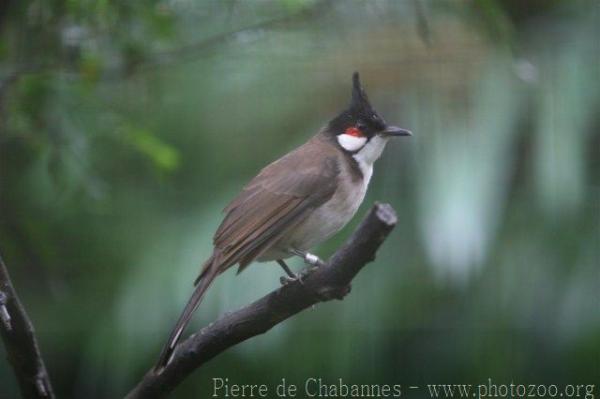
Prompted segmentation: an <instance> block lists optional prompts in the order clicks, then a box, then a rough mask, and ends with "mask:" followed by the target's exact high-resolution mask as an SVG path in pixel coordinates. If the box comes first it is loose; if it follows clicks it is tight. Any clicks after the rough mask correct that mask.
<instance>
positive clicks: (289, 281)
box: [279, 274, 304, 286]
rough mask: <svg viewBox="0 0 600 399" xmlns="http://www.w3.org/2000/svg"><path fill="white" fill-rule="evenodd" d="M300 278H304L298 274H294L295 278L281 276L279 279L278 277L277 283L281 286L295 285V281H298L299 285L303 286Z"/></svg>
mask: <svg viewBox="0 0 600 399" xmlns="http://www.w3.org/2000/svg"><path fill="white" fill-rule="evenodd" d="M302 278H304V276H303V275H302V274H300V275H298V274H296V275H295V277H290V276H281V277H279V282H280V283H281V285H283V286H286V285H288V284H292V283H295V282H296V281H298V282H299V283H300V284H304V281H302Z"/></svg>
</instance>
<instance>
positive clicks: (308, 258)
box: [290, 249, 325, 267]
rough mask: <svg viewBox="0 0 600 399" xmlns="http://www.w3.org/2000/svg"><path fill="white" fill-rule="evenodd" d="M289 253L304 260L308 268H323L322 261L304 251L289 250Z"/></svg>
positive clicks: (323, 263)
mask: <svg viewBox="0 0 600 399" xmlns="http://www.w3.org/2000/svg"><path fill="white" fill-rule="evenodd" d="M290 252H291V253H292V254H293V255H296V256H299V257H301V258H302V259H304V263H306V264H307V265H309V266H314V267H322V266H325V262H323V260H322V259H321V258H319V257H318V256H317V255H315V254H311V253H310V252H306V251H300V250H298V249H291V250H290Z"/></svg>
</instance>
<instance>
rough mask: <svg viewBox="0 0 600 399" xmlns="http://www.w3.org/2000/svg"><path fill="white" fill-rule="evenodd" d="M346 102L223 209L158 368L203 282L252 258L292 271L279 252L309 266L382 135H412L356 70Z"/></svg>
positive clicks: (365, 178) (358, 188)
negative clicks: (383, 111)
mask: <svg viewBox="0 0 600 399" xmlns="http://www.w3.org/2000/svg"><path fill="white" fill-rule="evenodd" d="M352 80H353V89H352V100H351V102H350V106H349V107H348V108H347V109H346V110H344V111H343V112H341V113H340V114H339V115H338V116H336V117H335V118H334V119H332V120H331V121H330V122H329V123H328V124H327V125H326V126H325V127H324V128H322V129H321V130H320V131H319V133H317V134H316V135H315V136H314V137H312V138H311V139H310V140H308V142H306V143H305V144H303V145H302V146H300V147H298V148H296V149H295V150H293V151H292V152H290V153H288V154H287V155H285V156H283V157H281V158H279V159H278V160H276V161H275V162H273V163H271V164H270V165H268V166H267V167H265V168H264V169H263V170H261V171H260V173H259V174H258V175H257V176H256V177H255V178H254V179H252V180H251V181H250V183H248V185H247V186H246V187H244V189H243V190H242V192H241V193H240V194H239V195H238V196H237V197H236V198H235V199H234V200H233V201H232V202H231V203H230V204H229V205H228V206H227V207H226V208H225V210H224V213H225V219H224V220H223V222H222V223H221V225H220V226H219V228H218V229H217V232H216V233H215V235H214V237H213V243H214V250H213V254H212V255H211V257H210V258H209V259H208V260H207V261H206V262H205V263H204V266H203V267H202V271H201V273H200V275H199V276H198V278H197V279H196V281H195V289H194V292H193V294H192V296H191V298H190V299H189V301H188V303H187V305H186V306H185V308H184V310H183V313H182V314H181V316H180V317H179V320H178V321H177V324H176V325H175V328H174V329H173V331H172V332H171V335H170V336H169V340H168V341H167V344H166V345H165V347H164V349H163V351H162V353H161V355H160V358H159V361H158V363H157V365H156V368H155V369H156V370H160V369H161V368H162V367H164V366H166V365H167V363H168V362H169V360H170V358H171V355H172V354H173V351H174V349H175V346H176V345H177V342H178V341H179V338H180V337H181V333H182V332H183V330H184V328H185V327H186V325H187V324H188V322H189V321H190V318H191V317H192V314H193V312H194V311H195V310H196V308H197V307H198V305H199V304H200V301H201V300H202V298H203V297H204V294H205V292H206V290H207V289H208V287H209V286H210V285H211V283H212V282H213V280H214V279H215V277H217V276H218V275H219V274H221V273H223V272H224V271H225V270H227V269H228V268H230V267H231V266H234V265H236V264H238V265H239V268H238V273H239V272H240V271H242V270H243V269H245V268H246V266H248V265H249V264H250V263H252V262H253V261H258V262H267V261H274V260H275V261H277V262H278V263H279V265H280V266H281V267H282V268H283V270H284V271H285V272H286V274H287V275H288V276H289V277H285V278H283V280H284V281H282V282H285V280H287V281H290V280H295V279H297V278H299V277H297V276H296V275H295V274H294V273H292V271H291V270H290V269H289V268H288V266H287V265H286V264H285V262H284V259H286V258H289V257H291V256H294V255H295V256H300V257H302V258H303V259H304V261H305V262H306V263H307V264H309V265H312V266H313V267H314V266H319V265H322V264H323V262H322V261H321V260H320V259H319V257H317V256H316V255H314V254H311V253H309V252H307V251H308V250H310V249H311V248H313V247H314V246H316V245H318V244H320V243H321V242H323V241H325V240H326V239H327V238H329V237H331V236H332V235H333V234H335V233H336V232H338V231H339V230H340V229H341V228H342V227H344V226H345V225H346V223H348V222H349V221H350V219H352V217H353V216H354V214H355V213H356V211H357V209H358V207H359V206H360V204H361V203H362V201H363V199H364V197H365V193H366V191H367V186H368V185H369V180H371V175H372V174H373V163H374V162H375V161H376V160H377V158H379V156H380V155H381V152H382V151H383V149H384V147H385V145H386V143H387V142H388V139H389V138H390V137H394V136H410V135H411V134H412V133H411V132H410V131H408V130H405V129H400V128H398V127H395V126H390V125H388V124H387V123H386V122H385V121H384V120H383V118H381V117H380V116H379V115H378V114H377V112H375V110H374V109H373V107H371V104H370V103H369V100H368V98H367V95H366V93H365V91H364V90H363V88H362V87H361V84H360V80H359V76H358V73H356V72H355V73H354V75H353V77H352Z"/></svg>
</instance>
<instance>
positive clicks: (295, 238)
mask: <svg viewBox="0 0 600 399" xmlns="http://www.w3.org/2000/svg"><path fill="white" fill-rule="evenodd" d="M349 168H350V166H349V165H347V166H346V167H344V168H343V169H342V171H341V172H340V175H339V177H338V179H339V180H338V188H337V190H336V191H335V194H334V195H333V196H332V197H331V198H330V199H329V201H327V202H326V203H325V204H323V205H322V206H321V207H319V208H317V209H315V210H314V212H313V213H312V215H310V216H309V217H308V219H306V221H305V222H303V223H302V224H300V225H299V226H298V227H297V228H296V229H294V231H293V232H292V234H291V235H290V237H288V238H287V239H286V240H285V244H286V245H289V246H291V247H293V248H295V249H299V250H304V251H306V250H309V249H311V248H313V247H315V246H316V245H318V244H320V243H321V242H323V241H325V240H326V239H328V238H329V237H331V236H332V235H333V234H335V233H337V232H338V231H339V230H340V229H341V228H342V227H344V226H345V225H346V224H347V223H348V222H349V221H350V220H351V219H352V217H353V216H354V215H355V214H356V211H357V210H358V208H359V206H360V204H361V203H362V201H363V199H364V198H365V194H366V192H367V187H368V185H369V180H370V178H371V175H372V174H373V167H372V165H371V166H370V167H367V168H366V170H365V171H363V174H364V178H363V179H358V180H355V181H352V180H353V179H352V176H351V175H350V173H351V172H350V170H349ZM361 170H362V168H361ZM365 172H367V173H365ZM282 244H283V243H282Z"/></svg>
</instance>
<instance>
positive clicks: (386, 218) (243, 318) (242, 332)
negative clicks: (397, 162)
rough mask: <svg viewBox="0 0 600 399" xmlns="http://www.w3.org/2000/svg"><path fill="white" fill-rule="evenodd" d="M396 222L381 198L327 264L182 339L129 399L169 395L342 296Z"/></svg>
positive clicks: (128, 396) (148, 374)
mask: <svg viewBox="0 0 600 399" xmlns="http://www.w3.org/2000/svg"><path fill="white" fill-rule="evenodd" d="M395 224H396V213H395V212H394V210H393V209H392V207H391V206H389V205H387V204H375V206H373V208H372V209H371V211H370V212H369V214H368V215H367V216H366V218H365V219H364V220H363V222H362V223H361V224H360V226H359V227H358V228H357V229H356V230H355V232H354V234H353V235H352V237H350V238H349V239H348V241H347V242H346V243H345V244H344V245H343V246H342V247H341V248H340V249H338V251H337V252H336V253H335V254H334V255H333V256H332V257H331V259H330V260H329V261H328V263H327V265H325V266H323V267H320V268H319V269H318V270H316V271H315V272H313V273H312V274H310V275H309V276H308V277H306V278H305V279H304V280H303V282H295V283H292V284H290V285H287V286H284V287H281V288H279V289H277V290H275V291H273V292H271V293H270V294H268V295H266V296H264V297H263V298H261V299H259V300H257V301H256V302H254V303H252V304H250V305H248V306H246V307H244V308H242V309H240V310H238V311H236V312H233V313H230V314H227V315H225V316H223V317H221V318H220V319H218V320H217V321H215V322H214V323H212V324H210V325H209V326H207V327H205V328H203V329H202V330H200V331H199V332H198V333H196V334H194V335H192V336H191V337H189V338H188V339H186V340H185V341H184V342H182V343H181V344H180V345H179V346H178V348H177V349H176V351H175V353H174V355H173V359H172V360H171V362H170V363H169V364H168V365H167V366H166V367H165V368H164V369H163V370H162V371H161V372H159V373H155V372H154V371H153V370H152V369H151V370H150V371H149V372H148V373H147V374H146V375H145V376H144V378H143V379H142V381H141V382H140V383H139V384H138V385H137V386H136V387H135V388H134V389H133V390H132V391H131V392H130V393H129V394H128V395H127V397H126V399H140V398H144V399H152V398H162V397H165V396H166V395H167V394H168V393H169V392H171V391H172V390H173V389H174V388H175V387H176V386H177V385H179V384H180V383H181V382H182V381H183V380H184V379H185V378H186V377H187V376H188V375H189V374H190V373H191V372H192V371H194V370H195V369H197V368H198V367H200V366H202V365H203V364H205V363H206V362H208V361H209V360H211V359H212V358H214V357H215V356H217V355H219V354H220V353H221V352H223V351H225V350H227V349H228V348H230V347H232V346H234V345H237V344H239V343H240V342H243V341H245V340H247V339H249V338H252V337H254V336H256V335H259V334H263V333H265V332H267V331H269V330H270V329H271V328H272V327H274V326H275V325H277V324H279V323H281V322H283V321H284V320H286V319H287V318H289V317H291V316H293V315H295V314H296V313H299V312H300V311H302V310H304V309H306V308H308V307H310V306H312V305H314V304H316V303H318V302H323V301H329V300H331V299H342V298H343V297H344V296H345V295H346V294H348V292H350V282H351V281H352V279H353V278H354V277H355V276H356V274H358V272H359V271H360V270H361V269H362V268H363V267H364V266H365V265H366V264H367V263H368V262H370V261H372V260H374V259H375V253H376V251H377V249H378V248H379V246H380V245H381V243H383V241H384V240H385V238H386V237H387V235H388V234H389V232H390V231H391V230H392V229H393V228H394V226H395Z"/></svg>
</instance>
